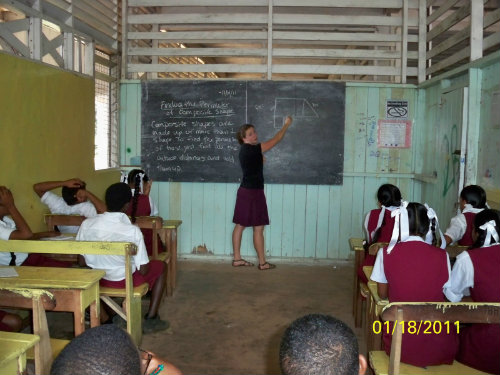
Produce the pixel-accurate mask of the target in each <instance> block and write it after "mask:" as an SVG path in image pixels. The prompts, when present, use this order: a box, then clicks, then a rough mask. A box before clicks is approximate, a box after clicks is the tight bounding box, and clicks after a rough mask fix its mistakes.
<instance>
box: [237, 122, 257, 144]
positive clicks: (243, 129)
mask: <svg viewBox="0 0 500 375" xmlns="http://www.w3.org/2000/svg"><path fill="white" fill-rule="evenodd" d="M253 127H254V126H253V125H252V124H244V125H241V126H240V128H239V129H238V131H237V132H236V139H237V140H238V143H239V144H240V145H242V144H243V143H244V142H243V138H245V136H246V135H247V130H248V129H250V128H253Z"/></svg>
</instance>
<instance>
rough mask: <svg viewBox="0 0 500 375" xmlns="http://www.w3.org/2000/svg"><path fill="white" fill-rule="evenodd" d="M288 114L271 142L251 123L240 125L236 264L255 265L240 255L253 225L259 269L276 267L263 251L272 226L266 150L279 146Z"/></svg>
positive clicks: (288, 118) (234, 217)
mask: <svg viewBox="0 0 500 375" xmlns="http://www.w3.org/2000/svg"><path fill="white" fill-rule="evenodd" d="M292 121H293V120H292V118H291V117H290V116H287V118H286V119H285V123H284V124H283V127H282V128H281V129H280V130H279V131H278V132H277V133H276V134H275V135H274V137H273V138H271V139H270V140H268V141H265V142H262V143H259V139H258V137H257V132H256V130H255V127H254V126H253V125H252V124H245V125H243V126H241V127H240V129H239V130H238V132H237V134H236V138H237V140H238V143H239V144H240V145H241V148H240V153H239V159H240V165H241V169H242V171H243V178H242V180H241V185H240V187H239V189H238V193H237V196H236V205H235V207H234V216H233V223H234V224H235V226H234V230H233V236H232V241H233V253H234V254H233V256H234V258H233V262H232V265H233V267H245V266H253V264H252V263H250V262H248V261H246V260H245V259H242V258H241V251H240V250H241V237H242V235H243V231H244V230H245V228H246V227H253V244H254V247H255V250H256V252H257V257H258V259H259V266H258V268H259V270H262V271H263V270H270V269H273V268H276V266H275V265H274V264H271V263H268V262H267V261H266V257H265V253H264V226H265V225H269V215H268V212H267V203H266V197H265V195H264V174H263V169H264V156H263V155H262V154H263V153H264V152H266V151H269V150H270V149H272V148H273V147H274V146H276V145H277V144H278V143H279V142H280V141H281V140H282V139H283V137H284V136H285V133H286V131H287V130H288V128H289V127H290V125H291V124H292Z"/></svg>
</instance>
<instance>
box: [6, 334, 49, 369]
mask: <svg viewBox="0 0 500 375" xmlns="http://www.w3.org/2000/svg"><path fill="white" fill-rule="evenodd" d="M39 340H40V337H39V336H37V335H30V334H27V333H14V332H4V331H0V374H5V375H17V374H22V373H23V372H24V371H25V370H26V351H27V350H28V349H30V348H31V347H33V346H34V345H35V344H36V343H37V342H38V341H39Z"/></svg>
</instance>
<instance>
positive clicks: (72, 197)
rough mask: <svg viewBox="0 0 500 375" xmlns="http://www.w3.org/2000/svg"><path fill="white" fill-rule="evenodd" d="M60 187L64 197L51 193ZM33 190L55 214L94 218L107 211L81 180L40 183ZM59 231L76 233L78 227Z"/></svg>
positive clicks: (61, 227)
mask: <svg viewBox="0 0 500 375" xmlns="http://www.w3.org/2000/svg"><path fill="white" fill-rule="evenodd" d="M60 187H61V188H62V190H61V194H62V197H60V196H58V195H56V194H54V193H52V192H51V191H50V190H54V189H57V188H60ZM33 190H34V191H35V193H37V194H38V196H39V197H40V198H41V199H40V200H41V202H42V203H44V204H45V205H47V206H48V208H49V210H50V212H51V213H53V214H61V215H81V216H85V217H93V216H95V215H97V214H98V213H103V212H105V211H106V205H105V204H104V202H103V201H102V200H100V199H99V198H97V197H96V196H95V195H94V194H93V193H92V192H90V191H88V190H87V189H86V184H85V182H84V181H82V180H81V179H79V178H72V179H69V180H65V181H45V182H39V183H37V184H35V185H33ZM59 230H60V231H61V232H62V233H76V232H77V231H78V227H69V226H60V227H59Z"/></svg>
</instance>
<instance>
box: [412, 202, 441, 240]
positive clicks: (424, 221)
mask: <svg viewBox="0 0 500 375" xmlns="http://www.w3.org/2000/svg"><path fill="white" fill-rule="evenodd" d="M406 210H407V211H408V227H409V228H408V229H409V232H410V235H413V236H420V237H423V238H425V235H426V234H427V232H428V231H429V225H430V224H431V222H430V219H429V217H428V216H427V208H425V206H424V205H423V204H420V203H417V202H410V203H408V207H407V208H406ZM432 221H433V223H432V224H433V225H432V227H431V229H432V243H433V244H435V243H436V233H435V229H436V221H435V219H432Z"/></svg>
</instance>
